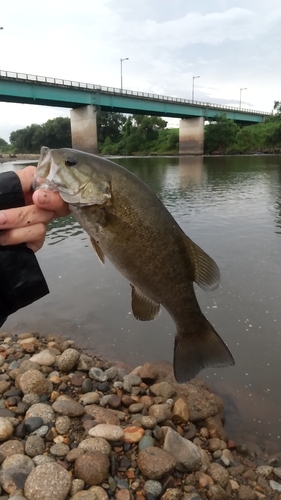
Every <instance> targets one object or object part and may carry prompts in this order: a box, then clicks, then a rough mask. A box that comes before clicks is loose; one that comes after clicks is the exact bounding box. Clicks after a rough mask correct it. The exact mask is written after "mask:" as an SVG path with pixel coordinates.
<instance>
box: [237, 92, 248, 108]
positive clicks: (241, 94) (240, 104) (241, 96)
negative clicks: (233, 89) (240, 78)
mask: <svg viewBox="0 0 281 500" xmlns="http://www.w3.org/2000/svg"><path fill="white" fill-rule="evenodd" d="M242 90H247V87H243V88H242V89H240V101H239V109H241V99H242Z"/></svg>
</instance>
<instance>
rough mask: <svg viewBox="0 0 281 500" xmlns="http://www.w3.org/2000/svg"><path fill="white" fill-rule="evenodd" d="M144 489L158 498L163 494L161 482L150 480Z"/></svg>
mask: <svg viewBox="0 0 281 500" xmlns="http://www.w3.org/2000/svg"><path fill="white" fill-rule="evenodd" d="M143 489H144V490H145V491H146V492H147V493H151V494H152V495H153V496H154V497H156V498H157V497H159V495H160V494H161V492H162V484H161V483H160V482H159V481H153V480H152V479H148V481H145V483H144V485H143Z"/></svg>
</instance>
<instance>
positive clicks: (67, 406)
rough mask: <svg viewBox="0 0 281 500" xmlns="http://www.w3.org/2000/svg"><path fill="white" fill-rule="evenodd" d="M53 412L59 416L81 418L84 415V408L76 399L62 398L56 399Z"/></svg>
mask: <svg viewBox="0 0 281 500" xmlns="http://www.w3.org/2000/svg"><path fill="white" fill-rule="evenodd" d="M52 408H53V410H54V411H55V412H56V413H59V415H67V416H68V417H79V416H80V415H83V413H84V406H82V405H81V404H80V403H78V402H77V401H75V400H74V399H72V400H71V399H70V398H68V399H61V396H60V397H59V398H58V399H56V401H55V402H54V403H53V405H52Z"/></svg>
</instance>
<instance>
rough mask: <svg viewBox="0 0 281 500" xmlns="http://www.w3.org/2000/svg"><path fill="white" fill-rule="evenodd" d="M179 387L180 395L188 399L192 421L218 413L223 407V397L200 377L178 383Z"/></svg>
mask: <svg viewBox="0 0 281 500" xmlns="http://www.w3.org/2000/svg"><path fill="white" fill-rule="evenodd" d="M177 388H178V391H177V392H178V395H179V396H181V397H182V398H183V399H184V400H185V401H186V404H187V406H188V409H189V419H190V420H191V421H192V422H193V421H196V420H205V419H207V418H209V417H212V416H214V415H217V414H218V413H219V412H220V411H221V410H222V409H223V400H222V398H221V397H220V396H217V395H216V394H213V393H212V392H211V391H210V390H209V389H208V387H207V385H206V384H205V382H203V381H202V380H200V379H197V378H196V379H193V380H191V381H190V382H188V384H182V385H177ZM205 427H207V426H206V425H205Z"/></svg>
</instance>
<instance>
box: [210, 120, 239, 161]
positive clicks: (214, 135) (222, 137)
mask: <svg viewBox="0 0 281 500" xmlns="http://www.w3.org/2000/svg"><path fill="white" fill-rule="evenodd" d="M238 130H239V127H238V125H237V124H236V123H235V122H234V121H233V120H228V119H227V118H226V116H225V115H224V116H218V117H216V118H215V122H212V123H210V124H209V125H205V142H204V149H205V153H207V154H210V153H213V152H214V151H216V152H218V153H220V154H223V153H225V152H226V150H227V148H228V147H230V146H231V145H233V144H234V143H235V141H236V135H237V132H238Z"/></svg>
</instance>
